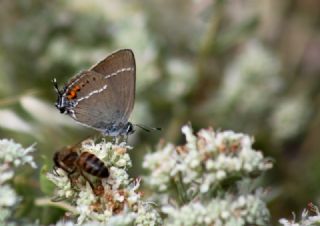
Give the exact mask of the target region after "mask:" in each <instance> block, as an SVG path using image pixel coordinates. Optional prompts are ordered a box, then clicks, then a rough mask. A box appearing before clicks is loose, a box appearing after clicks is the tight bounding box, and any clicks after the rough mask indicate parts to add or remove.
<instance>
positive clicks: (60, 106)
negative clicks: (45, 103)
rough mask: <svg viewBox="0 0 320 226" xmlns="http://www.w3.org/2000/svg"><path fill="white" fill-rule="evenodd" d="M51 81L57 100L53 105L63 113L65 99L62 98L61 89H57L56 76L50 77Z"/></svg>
mask: <svg viewBox="0 0 320 226" xmlns="http://www.w3.org/2000/svg"><path fill="white" fill-rule="evenodd" d="M52 83H53V87H54V89H55V91H56V93H57V101H56V103H55V106H56V108H57V109H59V111H60V113H65V112H66V107H65V101H64V98H63V91H62V90H60V89H59V86H58V83H57V79H56V78H54V79H52Z"/></svg>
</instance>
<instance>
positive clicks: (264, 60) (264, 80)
mask: <svg viewBox="0 0 320 226" xmlns="http://www.w3.org/2000/svg"><path fill="white" fill-rule="evenodd" d="M280 75H281V72H280V63H279V60H278V59H277V57H276V56H274V55H273V54H271V53H270V52H268V51H267V49H266V48H264V47H263V46H262V44H261V43H259V42H258V41H256V40H253V41H251V42H248V43H247V44H246V45H245V46H244V49H243V50H242V51H240V52H239V55H238V57H237V58H236V59H235V60H234V61H233V62H232V63H231V65H230V66H229V67H227V71H226V74H225V76H224V78H223V81H222V86H221V88H220V91H219V92H218V96H217V103H215V109H220V110H222V112H226V111H228V112H234V114H236V115H238V118H239V114H241V115H246V114H255V115H256V114H261V113H262V112H264V111H265V110H266V109H269V108H270V107H271V106H272V105H273V103H274V101H275V100H276V98H277V94H278V93H279V91H280V90H281V89H282V87H283V81H282V79H281V76H280Z"/></svg>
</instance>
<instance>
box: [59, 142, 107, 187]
mask: <svg viewBox="0 0 320 226" xmlns="http://www.w3.org/2000/svg"><path fill="white" fill-rule="evenodd" d="M53 162H54V165H55V166H54V167H55V168H61V169H63V170H64V171H65V172H66V173H67V174H68V177H69V179H70V181H71V183H72V176H73V175H76V174H78V173H79V174H80V175H81V176H82V177H83V178H84V179H85V180H86V181H88V183H89V184H90V186H91V188H92V190H93V191H95V190H96V189H95V187H94V186H93V183H92V182H91V181H90V180H89V178H88V177H87V176H86V174H85V173H88V174H90V175H92V176H96V177H98V178H107V177H108V176H109V170H108V168H107V167H106V166H105V164H104V162H103V161H102V160H101V159H99V158H98V157H97V156H95V155H94V154H92V153H90V152H87V151H84V152H81V153H80V147H79V145H78V144H77V145H74V146H71V147H70V146H69V147H65V148H63V149H61V150H60V151H57V152H56V153H55V154H54V156H53ZM84 172H85V173H84ZM98 189H99V188H98ZM100 189H101V188H100Z"/></svg>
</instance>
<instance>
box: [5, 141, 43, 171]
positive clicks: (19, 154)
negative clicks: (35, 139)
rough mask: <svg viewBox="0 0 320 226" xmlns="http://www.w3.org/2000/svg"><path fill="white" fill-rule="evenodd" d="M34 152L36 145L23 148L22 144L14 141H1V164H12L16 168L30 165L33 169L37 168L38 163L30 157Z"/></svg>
mask: <svg viewBox="0 0 320 226" xmlns="http://www.w3.org/2000/svg"><path fill="white" fill-rule="evenodd" d="M33 151H34V145H32V146H30V147H28V148H23V147H22V146H21V144H18V143H15V142H14V141H13V140H8V139H2V140H0V163H2V162H3V163H10V164H13V165H14V166H15V167H17V166H20V165H24V164H26V163H27V164H29V165H30V166H31V167H33V168H36V167H37V166H36V163H35V162H34V161H33V157H32V156H31V155H30V153H31V152H33Z"/></svg>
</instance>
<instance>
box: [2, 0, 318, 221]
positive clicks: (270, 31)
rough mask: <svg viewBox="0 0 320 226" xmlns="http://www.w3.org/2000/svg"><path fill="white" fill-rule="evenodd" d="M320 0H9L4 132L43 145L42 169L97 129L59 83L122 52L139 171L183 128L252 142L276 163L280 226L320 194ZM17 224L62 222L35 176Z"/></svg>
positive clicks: (23, 182) (27, 179)
mask: <svg viewBox="0 0 320 226" xmlns="http://www.w3.org/2000/svg"><path fill="white" fill-rule="evenodd" d="M319 9H320V1H318V0H281V1H278V0H259V1H257V0H256V1H254V0H232V1H231V0H230V1H226V0H225V1H223V0H161V1H160V0H141V1H134V0H132V1H129V0H127V1H123V0H121V1H120V0H118V1H103V0H94V1H89V0H82V1H76V0H68V1H62V0H59V1H41V0H17V1H9V0H2V1H1V2H0V31H1V33H0V68H1V70H0V136H1V138H13V139H15V140H16V141H17V142H20V143H22V144H23V145H24V146H28V145H31V144H33V143H37V146H36V147H37V153H36V159H37V162H38V166H39V167H42V166H43V165H45V164H47V165H49V167H51V165H52V163H51V158H52V155H53V152H54V151H56V150H57V149H59V148H61V147H63V146H65V145H70V144H74V143H77V142H79V141H80V140H81V139H83V138H85V137H87V136H88V135H92V134H94V131H92V130H91V129H88V128H84V127H82V126H79V125H78V124H76V123H75V122H74V121H73V120H72V119H71V118H69V117H67V116H64V115H61V114H60V113H59V112H58V110H56V109H55V107H54V102H55V100H56V96H55V93H54V90H53V87H52V84H51V79H52V78H53V77H56V78H57V80H58V82H60V84H61V85H62V84H64V83H65V82H66V81H67V80H68V79H69V78H70V77H71V76H72V75H74V74H75V73H77V72H79V71H80V70H84V69H87V68H89V67H90V66H91V65H92V64H94V63H95V62H97V61H98V60H101V59H102V58H104V57H105V56H106V55H108V54H110V53H111V52H113V51H115V50H117V49H120V48H131V49H132V50H133V51H134V53H135V56H136V63H137V90H136V93H137V98H136V103H135V108H134V112H133V114H132V117H131V121H133V122H135V123H143V124H145V125H148V126H156V127H158V126H159V127H162V131H161V132H160V133H157V132H155V133H146V132H144V131H141V130H139V129H138V131H137V132H136V133H135V134H134V135H132V136H131V137H130V139H129V143H130V145H132V146H134V147H135V149H134V150H133V151H132V152H131V157H132V158H133V161H134V162H133V163H134V168H133V169H132V171H131V174H132V175H133V176H137V175H140V174H141V172H142V170H141V161H142V158H143V155H144V153H145V152H146V151H148V150H152V148H153V147H154V146H155V145H156V144H157V142H158V141H159V140H160V139H161V138H163V139H165V140H167V141H170V142H174V143H176V144H181V143H183V142H184V140H183V139H184V138H183V137H182V135H181V133H180V128H181V126H182V125H183V124H185V123H188V122H191V123H192V125H193V127H194V129H195V130H198V129H199V128H204V127H209V126H212V127H213V128H214V129H218V130H220V129H221V130H226V129H228V130H234V131H237V132H243V133H248V134H250V135H252V136H254V137H255V140H256V143H255V148H256V149H259V150H262V151H263V152H264V154H265V155H266V156H271V157H272V158H274V159H275V167H274V169H272V170H271V171H269V173H268V174H267V175H265V177H264V178H265V181H262V182H261V183H262V184H263V185H264V186H265V187H268V188H270V201H269V207H270V211H271V214H272V217H273V221H274V222H277V219H278V218H280V217H291V212H292V211H295V212H297V213H298V212H301V210H302V209H303V208H304V207H305V206H306V205H307V203H308V202H310V201H313V202H314V203H315V204H319V198H320V196H319V195H320V189H318V188H319V186H320V164H319V161H320V139H319V138H320V137H319V134H320V114H319V111H320V92H319V91H320V32H319V31H320V26H319V24H320V10H319ZM18 175H19V176H18V177H17V178H16V179H15V181H14V185H15V187H16V189H17V190H18V191H19V193H20V194H21V196H23V198H24V200H23V202H22V204H23V205H21V206H20V207H18V211H17V216H16V217H19V218H31V219H40V220H41V222H42V223H44V224H48V223H51V222H54V221H56V220H57V218H58V217H59V214H61V212H59V211H57V210H56V209H53V208H49V207H46V208H44V207H41V206H36V205H35V204H33V201H34V199H36V198H39V197H43V196H45V194H42V193H41V192H40V188H39V186H40V185H39V183H40V182H39V171H38V172H34V171H31V170H30V171H28V170H23V172H22V171H21V172H19V174H18Z"/></svg>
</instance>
